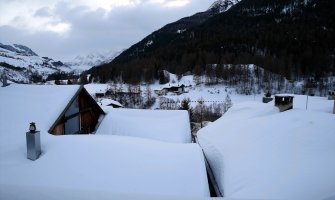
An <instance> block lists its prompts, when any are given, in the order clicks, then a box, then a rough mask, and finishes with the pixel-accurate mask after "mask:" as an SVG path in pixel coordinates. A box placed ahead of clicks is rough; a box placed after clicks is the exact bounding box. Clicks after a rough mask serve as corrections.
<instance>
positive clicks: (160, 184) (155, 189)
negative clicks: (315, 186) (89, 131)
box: [0, 84, 209, 200]
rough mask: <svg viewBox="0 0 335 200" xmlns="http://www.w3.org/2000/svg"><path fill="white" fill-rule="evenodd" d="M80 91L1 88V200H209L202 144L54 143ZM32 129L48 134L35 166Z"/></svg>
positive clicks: (106, 139) (91, 138) (90, 138)
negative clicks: (56, 126) (30, 155)
mask: <svg viewBox="0 0 335 200" xmlns="http://www.w3.org/2000/svg"><path fill="white" fill-rule="evenodd" d="M78 88H79V86H32V85H15V84H13V85H10V86H8V87H5V88H0V119H1V120H0V199H9V200H10V199H62V200H63V199H65V200H66V199H71V200H72V199H110V198H114V197H115V198H118V199H124V198H127V197H128V199H129V198H141V197H143V196H145V197H153V196H156V197H165V198H167V197H178V198H179V197H185V198H197V197H198V198H202V197H206V196H209V192H208V184H207V176H206V170H205V165H204V160H203V155H202V151H201V149H200V147H199V146H198V145H196V144H175V143H165V142H160V141H155V140H146V139H140V138H132V137H122V136H115V135H101V134H99V135H80V136H79V135H64V136H54V135H50V134H49V133H48V132H47V131H48V129H49V128H50V126H51V125H52V123H53V121H54V120H55V119H56V118H57V116H58V115H59V114H60V112H62V109H63V108H64V107H65V106H66V105H67V103H68V100H69V99H71V97H72V95H73V94H74V93H75V92H76V91H77V90H78ZM31 121H34V122H36V124H37V129H38V130H40V131H41V146H42V155H41V157H40V158H39V159H37V160H36V161H31V160H28V159H27V158H26V136H25V132H26V131H28V126H29V122H31ZM142 199H143V198H142ZM151 199H155V198H151Z"/></svg>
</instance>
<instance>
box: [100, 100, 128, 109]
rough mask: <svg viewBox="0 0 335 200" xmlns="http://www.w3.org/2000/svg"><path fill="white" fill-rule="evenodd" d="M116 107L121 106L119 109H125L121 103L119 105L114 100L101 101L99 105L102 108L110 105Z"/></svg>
mask: <svg viewBox="0 0 335 200" xmlns="http://www.w3.org/2000/svg"><path fill="white" fill-rule="evenodd" d="M111 104H112V105H116V106H119V107H123V105H122V104H121V103H119V102H118V101H114V100H112V99H105V98H104V99H101V100H100V101H99V105H101V106H109V105H111Z"/></svg>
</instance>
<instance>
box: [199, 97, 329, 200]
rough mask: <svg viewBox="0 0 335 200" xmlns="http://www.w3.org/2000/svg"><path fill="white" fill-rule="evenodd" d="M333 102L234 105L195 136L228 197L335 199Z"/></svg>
mask: <svg viewBox="0 0 335 200" xmlns="http://www.w3.org/2000/svg"><path fill="white" fill-rule="evenodd" d="M332 104H333V102H332V101H327V100H326V99H325V98H322V97H309V101H308V108H307V109H308V110H307V111H306V96H299V95H295V103H294V108H293V109H292V110H289V111H286V112H283V113H280V112H279V111H278V108H276V107H274V106H273V103H268V104H263V103H258V102H244V103H238V104H235V105H234V106H233V107H232V109H231V110H229V111H228V112H227V113H226V114H225V115H223V117H222V118H220V119H218V120H217V121H215V122H214V123H211V124H210V125H208V126H207V127H205V128H203V129H201V130H200V132H199V133H198V139H199V143H200V145H201V147H202V148H203V150H204V152H205V155H206V158H207V159H208V161H209V163H210V166H211V168H212V170H213V173H214V175H215V179H216V181H217V183H218V186H219V188H220V190H221V191H222V192H223V193H224V195H225V197H228V198H246V199H326V198H327V197H330V196H332V198H334V197H335V190H334V188H335V115H334V114H332V113H331V111H332Z"/></svg>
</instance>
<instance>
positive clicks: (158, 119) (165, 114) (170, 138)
mask: <svg viewBox="0 0 335 200" xmlns="http://www.w3.org/2000/svg"><path fill="white" fill-rule="evenodd" d="M106 109H107V108H106ZM105 111H106V112H107V115H106V116H105V118H104V120H103V121H102V123H101V125H100V127H99V130H98V131H97V134H104V135H105V134H111V135H123V136H132V137H140V138H148V139H154V140H160V141H165V142H176V143H190V142H191V137H192V136H191V128H190V122H189V115H188V112H187V111H185V110H141V109H108V110H105Z"/></svg>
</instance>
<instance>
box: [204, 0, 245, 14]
mask: <svg viewBox="0 0 335 200" xmlns="http://www.w3.org/2000/svg"><path fill="white" fill-rule="evenodd" d="M240 1H241V0H218V1H215V2H214V3H213V4H212V5H211V6H210V7H209V9H208V10H212V11H214V12H215V13H223V12H226V11H227V10H229V9H230V8H231V7H232V6H233V5H235V4H237V3H238V2H240Z"/></svg>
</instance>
